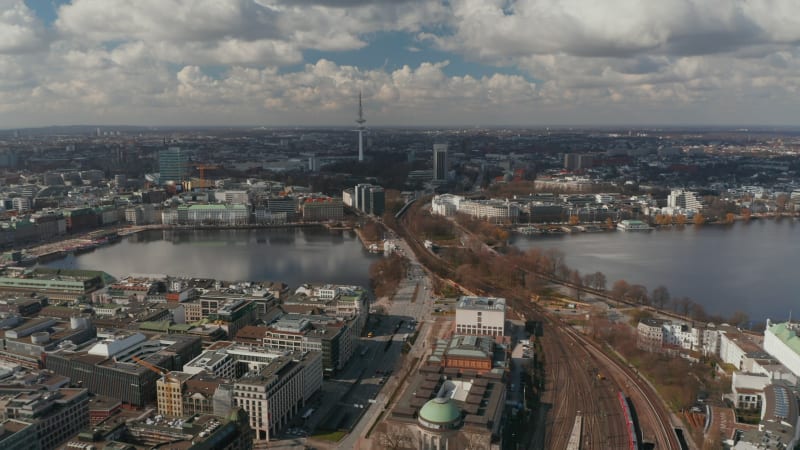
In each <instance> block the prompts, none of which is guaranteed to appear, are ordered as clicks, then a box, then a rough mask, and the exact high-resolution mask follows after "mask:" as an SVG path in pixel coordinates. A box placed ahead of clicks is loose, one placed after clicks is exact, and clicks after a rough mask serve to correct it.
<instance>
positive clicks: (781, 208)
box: [775, 194, 789, 215]
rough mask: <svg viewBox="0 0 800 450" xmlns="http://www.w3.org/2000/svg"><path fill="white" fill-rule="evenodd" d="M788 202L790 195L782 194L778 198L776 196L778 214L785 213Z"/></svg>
mask: <svg viewBox="0 0 800 450" xmlns="http://www.w3.org/2000/svg"><path fill="white" fill-rule="evenodd" d="M788 202H789V196H788V195H786V194H780V195H778V197H777V198H775V207H776V208H777V213H778V215H780V214H783V213H784V212H785V211H786V209H787V208H786V206H787V203H788Z"/></svg>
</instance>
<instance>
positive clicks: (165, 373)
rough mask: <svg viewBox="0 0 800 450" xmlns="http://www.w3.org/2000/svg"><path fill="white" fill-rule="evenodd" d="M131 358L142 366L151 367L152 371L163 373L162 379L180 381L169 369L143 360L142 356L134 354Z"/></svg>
mask: <svg viewBox="0 0 800 450" xmlns="http://www.w3.org/2000/svg"><path fill="white" fill-rule="evenodd" d="M131 358H132V359H133V360H134V361H136V363H138V364H139V365H140V366H142V367H144V368H146V369H150V370H151V371H153V372H155V373H157V374H159V375H161V378H162V379H165V380H167V381H179V380H178V379H177V378H175V377H173V376H171V375H170V374H169V372H168V371H167V370H165V369H162V368H161V367H158V366H157V365H155V364H151V363H149V362H147V361H145V360H143V359H142V358H139V357H138V356H136V355H132V356H131Z"/></svg>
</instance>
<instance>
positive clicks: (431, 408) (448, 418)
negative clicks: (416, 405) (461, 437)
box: [419, 397, 461, 424]
mask: <svg viewBox="0 0 800 450" xmlns="http://www.w3.org/2000/svg"><path fill="white" fill-rule="evenodd" d="M419 418H420V419H421V420H424V421H426V422H431V423H436V424H449V423H452V422H456V421H458V420H459V419H460V418H461V410H460V409H458V406H456V404H455V403H453V401H452V400H450V399H449V398H447V397H436V398H434V399H433V400H428V402H427V403H425V404H424V405H422V409H420V410H419Z"/></svg>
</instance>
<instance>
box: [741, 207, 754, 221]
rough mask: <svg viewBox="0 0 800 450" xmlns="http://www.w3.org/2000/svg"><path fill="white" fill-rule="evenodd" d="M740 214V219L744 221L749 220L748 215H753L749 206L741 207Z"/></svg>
mask: <svg viewBox="0 0 800 450" xmlns="http://www.w3.org/2000/svg"><path fill="white" fill-rule="evenodd" d="M741 214H742V219H744V221H745V222H747V221H748V220H750V217H751V216H752V215H753V213H752V212H751V211H750V208H742V212H741Z"/></svg>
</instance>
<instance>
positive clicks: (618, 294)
mask: <svg viewBox="0 0 800 450" xmlns="http://www.w3.org/2000/svg"><path fill="white" fill-rule="evenodd" d="M630 288H631V286H630V285H629V284H628V282H627V281H625V280H617V281H615V282H614V285H613V286H611V296H612V297H614V298H616V299H617V300H622V299H624V298H625V295H626V294H627V293H628V290H629V289H630Z"/></svg>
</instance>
